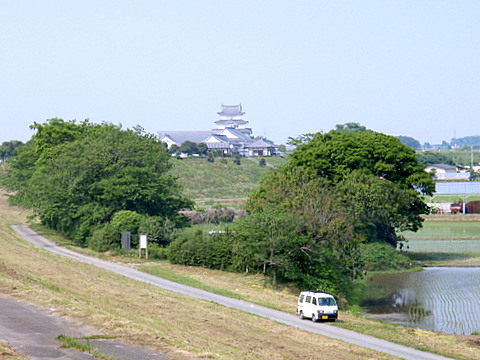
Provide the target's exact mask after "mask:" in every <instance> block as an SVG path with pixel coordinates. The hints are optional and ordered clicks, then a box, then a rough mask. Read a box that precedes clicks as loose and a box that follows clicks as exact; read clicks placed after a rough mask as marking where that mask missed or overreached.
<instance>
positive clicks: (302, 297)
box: [298, 294, 305, 303]
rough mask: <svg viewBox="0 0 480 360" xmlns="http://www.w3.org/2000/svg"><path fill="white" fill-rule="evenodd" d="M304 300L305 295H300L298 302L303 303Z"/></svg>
mask: <svg viewBox="0 0 480 360" xmlns="http://www.w3.org/2000/svg"><path fill="white" fill-rule="evenodd" d="M304 298H305V295H303V294H302V295H300V298H299V299H298V302H301V303H303V299H304Z"/></svg>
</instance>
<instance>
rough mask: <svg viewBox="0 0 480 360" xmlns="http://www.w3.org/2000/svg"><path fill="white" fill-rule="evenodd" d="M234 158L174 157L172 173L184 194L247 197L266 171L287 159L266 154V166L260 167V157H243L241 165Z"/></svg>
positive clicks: (201, 197)
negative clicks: (235, 162) (213, 159)
mask: <svg viewBox="0 0 480 360" xmlns="http://www.w3.org/2000/svg"><path fill="white" fill-rule="evenodd" d="M233 160H234V159H233V158H224V159H223V161H226V164H225V163H223V162H222V159H221V158H215V161H214V162H213V163H212V162H208V161H207V159H206V158H198V157H189V158H184V159H182V160H178V159H175V160H173V161H174V164H175V167H174V169H173V173H174V174H175V175H176V176H178V179H179V182H180V183H181V184H182V185H183V187H184V195H185V196H186V197H188V198H190V199H192V200H195V201H201V200H203V201H205V200H213V199H232V198H235V199H236V198H244V197H246V196H247V195H248V193H250V191H252V190H253V189H254V188H255V187H257V186H258V182H259V180H260V177H261V176H262V174H263V173H265V172H267V171H269V170H270V169H272V167H277V166H280V165H282V164H284V163H286V161H287V160H286V159H285V158H280V157H267V158H265V160H266V163H267V166H265V167H261V166H260V165H259V160H260V159H258V158H241V159H240V165H236V164H234V162H233Z"/></svg>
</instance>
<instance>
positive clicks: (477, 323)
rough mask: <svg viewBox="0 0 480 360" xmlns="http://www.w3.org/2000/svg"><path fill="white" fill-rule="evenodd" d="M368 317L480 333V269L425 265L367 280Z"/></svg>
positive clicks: (458, 332)
mask: <svg viewBox="0 0 480 360" xmlns="http://www.w3.org/2000/svg"><path fill="white" fill-rule="evenodd" d="M367 282H368V286H367V290H366V294H365V297H364V299H363V302H362V304H361V305H362V307H363V309H364V310H365V311H366V313H367V317H373V318H378V319H381V320H384V321H388V322H392V323H396V324H399V325H404V326H408V327H413V328H420V329H425V330H433V331H443V332H446V333H452V334H471V333H473V332H479V333H480V268H451V267H450V268H433V267H432V268H426V269H425V270H423V271H420V272H415V273H401V274H382V275H376V276H373V277H371V278H370V279H367Z"/></svg>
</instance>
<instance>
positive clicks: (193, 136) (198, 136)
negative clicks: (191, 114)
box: [158, 130, 212, 144]
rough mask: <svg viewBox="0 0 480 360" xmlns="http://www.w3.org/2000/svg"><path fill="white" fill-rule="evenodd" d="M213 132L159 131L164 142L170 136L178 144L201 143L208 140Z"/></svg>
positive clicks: (159, 135)
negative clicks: (186, 142)
mask: <svg viewBox="0 0 480 360" xmlns="http://www.w3.org/2000/svg"><path fill="white" fill-rule="evenodd" d="M211 134H212V133H211V131H203V130H201V131H159V132H158V137H159V139H160V140H162V139H163V138H164V137H165V136H167V135H168V136H169V137H170V139H172V140H173V141H175V143H177V144H183V143H184V142H185V141H192V142H194V143H197V144H198V143H201V142H203V141H204V140H206V139H207V138H208V137H209V136H210V135H211Z"/></svg>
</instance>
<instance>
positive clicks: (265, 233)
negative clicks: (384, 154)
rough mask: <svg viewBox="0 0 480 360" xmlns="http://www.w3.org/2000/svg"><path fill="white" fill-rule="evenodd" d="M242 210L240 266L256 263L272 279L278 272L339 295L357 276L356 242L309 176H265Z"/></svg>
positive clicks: (337, 208)
mask: <svg viewBox="0 0 480 360" xmlns="http://www.w3.org/2000/svg"><path fill="white" fill-rule="evenodd" d="M247 210H248V211H249V213H250V215H249V216H248V217H247V218H245V219H243V220H242V221H241V222H239V223H237V229H236V232H235V234H237V239H236V240H237V242H238V241H239V242H241V244H240V245H238V243H237V246H238V249H240V250H239V251H238V254H240V255H243V256H244V261H245V262H246V263H247V262H248V261H249V260H250V263H251V260H252V259H254V260H255V259H256V260H257V261H259V263H261V264H264V265H265V266H266V267H267V269H268V268H269V269H270V270H271V272H272V273H273V275H274V278H275V276H276V275H277V273H278V274H279V275H281V276H282V277H283V278H284V279H287V280H292V281H296V282H297V283H298V284H299V285H301V286H305V287H311V288H320V289H324V290H330V291H334V292H345V291H346V289H347V288H348V286H349V285H350V284H351V281H352V280H353V279H355V278H356V277H358V276H359V274H360V269H361V267H362V264H361V262H360V260H359V249H358V247H359V245H360V243H361V240H362V239H361V238H360V237H358V236H356V235H355V233H354V232H353V227H352V226H351V224H350V223H349V219H348V216H347V213H346V211H345V209H344V208H343V207H342V204H341V202H339V201H338V200H337V199H336V197H334V196H332V189H331V186H330V185H328V183H327V182H326V181H325V180H324V179H322V178H319V177H317V176H316V175H315V173H314V172H313V171H309V170H305V171H304V170H301V169H298V168H289V167H284V168H281V169H277V170H273V171H271V172H270V173H268V174H267V175H266V176H264V177H263V178H262V180H261V184H260V187H259V188H258V189H256V190H255V191H254V192H252V193H251V194H250V196H249V198H248V201H247ZM282 223H283V227H279V226H277V224H282ZM238 249H237V250H238ZM267 255H268V256H267ZM269 256H270V257H271V258H273V259H275V262H271V261H270V260H269Z"/></svg>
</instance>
